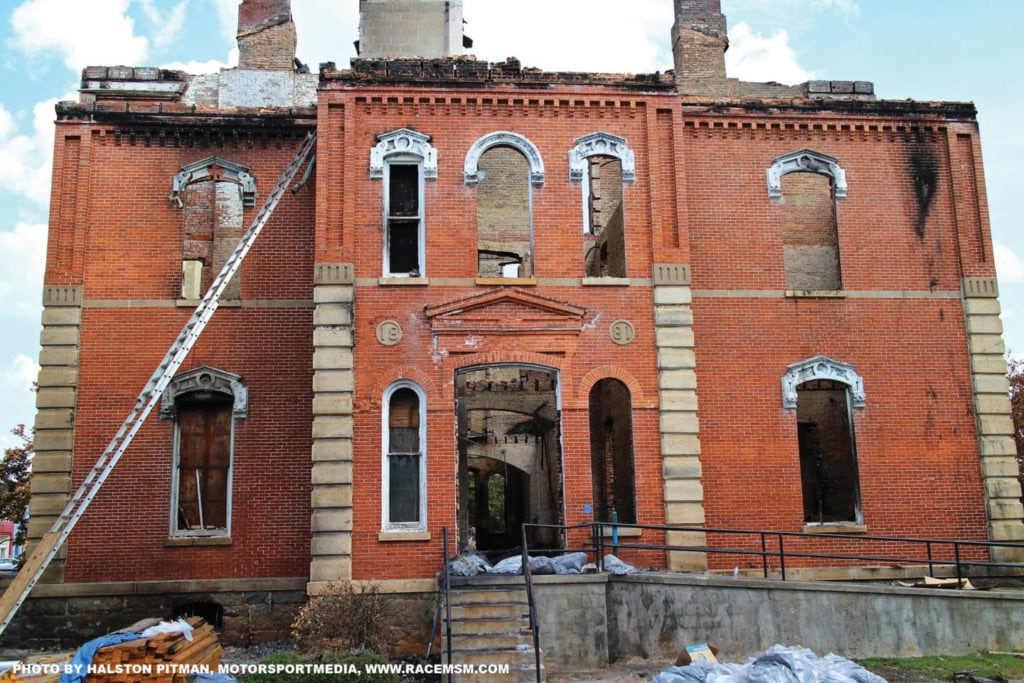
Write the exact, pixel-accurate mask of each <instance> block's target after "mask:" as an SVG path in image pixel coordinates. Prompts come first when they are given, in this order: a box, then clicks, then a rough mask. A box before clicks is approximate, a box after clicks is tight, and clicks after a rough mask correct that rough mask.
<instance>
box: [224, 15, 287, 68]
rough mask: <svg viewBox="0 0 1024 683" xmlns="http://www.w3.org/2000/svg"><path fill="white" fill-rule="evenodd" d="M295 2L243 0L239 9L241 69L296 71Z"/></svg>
mask: <svg viewBox="0 0 1024 683" xmlns="http://www.w3.org/2000/svg"><path fill="white" fill-rule="evenodd" d="M295 42H296V37H295V24H294V23H292V3H291V0H242V4H241V6H240V7H239V8H238V68H240V69H267V70H278V71H280V70H287V71H291V70H292V69H294V68H295Z"/></svg>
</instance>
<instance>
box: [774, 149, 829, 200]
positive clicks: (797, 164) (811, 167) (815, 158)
mask: <svg viewBox="0 0 1024 683" xmlns="http://www.w3.org/2000/svg"><path fill="white" fill-rule="evenodd" d="M799 172H803V173H818V174H820V175H826V176H829V177H830V178H832V193H833V196H834V197H835V199H844V198H845V197H846V192H847V189H848V188H847V186H846V171H844V170H843V169H842V167H840V166H839V159H837V158H836V157H832V156H829V155H828V154H822V153H821V152H815V151H814V150H813V149H801V150H800V151H798V152H790V153H789V154H783V155H782V156H780V157H776V158H775V159H773V160H772V165H771V166H769V167H768V169H767V170H766V171H765V175H766V176H767V179H768V198H769V199H781V198H782V176H784V175H787V174H789V173H799Z"/></svg>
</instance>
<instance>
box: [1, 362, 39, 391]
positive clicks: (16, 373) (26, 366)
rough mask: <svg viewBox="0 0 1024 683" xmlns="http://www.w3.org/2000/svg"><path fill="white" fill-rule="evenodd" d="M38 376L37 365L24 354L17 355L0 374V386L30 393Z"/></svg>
mask: <svg viewBox="0 0 1024 683" xmlns="http://www.w3.org/2000/svg"><path fill="white" fill-rule="evenodd" d="M38 376H39V364H38V363H36V362H35V360H33V359H32V358H29V357H28V356H26V355H25V354H24V353H19V354H18V355H16V356H15V357H14V359H13V360H11V362H10V363H8V365H7V367H5V368H4V369H3V371H2V372H0V384H4V385H6V386H7V387H8V388H10V389H12V390H14V391H28V392H31V391H32V388H33V386H32V385H33V383H34V382H35V381H36V378H37V377H38Z"/></svg>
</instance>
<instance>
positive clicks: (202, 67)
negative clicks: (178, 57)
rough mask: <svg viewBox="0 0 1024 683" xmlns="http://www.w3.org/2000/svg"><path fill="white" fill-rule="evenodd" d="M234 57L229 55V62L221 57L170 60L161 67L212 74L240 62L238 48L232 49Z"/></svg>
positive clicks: (189, 72) (190, 72) (191, 72)
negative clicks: (207, 59) (201, 59)
mask: <svg viewBox="0 0 1024 683" xmlns="http://www.w3.org/2000/svg"><path fill="white" fill-rule="evenodd" d="M231 53H232V55H233V56H234V59H233V60H232V59H231V57H230V56H229V57H228V61H227V62H222V61H220V60H219V59H211V60H209V61H206V62H197V61H196V60H194V59H193V60H191V61H189V62H170V63H168V64H161V65H160V68H161V69H170V70H172V71H184V72H185V73H188V74H212V73H216V72H218V71H220V70H221V69H227V68H230V67H231V66H232V65H234V64H238V50H232V51H231Z"/></svg>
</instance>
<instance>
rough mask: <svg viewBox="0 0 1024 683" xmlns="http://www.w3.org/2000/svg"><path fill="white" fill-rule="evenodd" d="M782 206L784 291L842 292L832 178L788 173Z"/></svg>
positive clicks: (815, 174) (784, 179)
mask: <svg viewBox="0 0 1024 683" xmlns="http://www.w3.org/2000/svg"><path fill="white" fill-rule="evenodd" d="M782 203H783V205H782V229H783V257H784V261H785V267H786V289H791V290H826V291H828V290H839V289H842V288H843V281H842V275H841V268H840V263H839V233H838V229H837V226H836V203H835V200H834V199H833V197H832V178H831V177H829V176H827V175H821V174H817V173H789V174H788V175H786V176H785V177H783V178H782Z"/></svg>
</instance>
